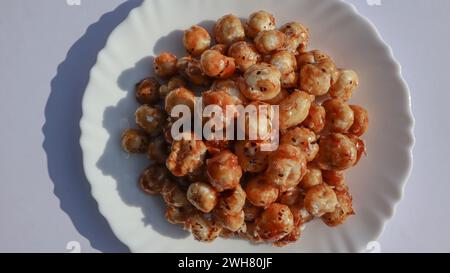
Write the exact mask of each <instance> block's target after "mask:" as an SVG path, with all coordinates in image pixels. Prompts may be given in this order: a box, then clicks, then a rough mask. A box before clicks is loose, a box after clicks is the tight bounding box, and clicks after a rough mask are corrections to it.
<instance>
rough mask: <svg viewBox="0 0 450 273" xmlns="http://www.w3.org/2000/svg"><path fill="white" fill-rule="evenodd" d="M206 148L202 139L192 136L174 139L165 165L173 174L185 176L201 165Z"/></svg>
mask: <svg viewBox="0 0 450 273" xmlns="http://www.w3.org/2000/svg"><path fill="white" fill-rule="evenodd" d="M206 150H207V149H206V146H205V144H204V143H203V141H201V140H195V139H194V138H192V139H191V140H185V139H182V140H179V141H174V142H173V144H172V149H171V152H170V154H169V156H168V157H167V160H166V167H167V168H168V169H169V170H170V172H171V173H172V174H173V175H175V176H186V175H187V174H189V173H192V172H194V171H196V170H197V169H199V168H200V167H201V166H202V164H203V160H204V157H205V154H206Z"/></svg>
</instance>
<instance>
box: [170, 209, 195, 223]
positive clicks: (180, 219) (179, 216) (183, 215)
mask: <svg viewBox="0 0 450 273" xmlns="http://www.w3.org/2000/svg"><path fill="white" fill-rule="evenodd" d="M194 213H195V212H194V209H193V208H191V207H181V208H180V207H171V206H168V207H167V208H166V214H165V216H166V219H167V221H169V223H171V224H174V225H176V224H184V223H186V221H187V220H188V218H189V217H190V216H192V215H193V214H194Z"/></svg>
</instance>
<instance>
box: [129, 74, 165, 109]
mask: <svg viewBox="0 0 450 273" xmlns="http://www.w3.org/2000/svg"><path fill="white" fill-rule="evenodd" d="M160 86H161V85H160V84H159V82H158V80H157V79H156V78H155V77H148V78H145V79H143V80H142V81H140V82H139V83H138V84H136V93H135V95H136V100H137V101H138V102H139V103H140V104H154V103H157V102H158V101H159V88H160Z"/></svg>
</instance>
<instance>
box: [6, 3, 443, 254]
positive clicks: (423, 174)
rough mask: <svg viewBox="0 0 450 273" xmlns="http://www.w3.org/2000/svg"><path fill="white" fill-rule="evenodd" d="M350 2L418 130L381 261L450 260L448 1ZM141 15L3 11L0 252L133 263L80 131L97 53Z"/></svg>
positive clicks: (47, 6)
mask: <svg viewBox="0 0 450 273" xmlns="http://www.w3.org/2000/svg"><path fill="white" fill-rule="evenodd" d="M347 2H349V3H352V4H354V5H355V6H356V8H357V9H358V10H359V11H360V13H361V14H363V15H364V16H366V17H368V18H369V19H370V20H371V21H372V22H373V23H374V24H375V25H376V26H377V28H378V30H379V31H380V33H381V35H382V37H383V38H384V39H385V41H386V42H387V43H388V44H390V45H391V46H392V48H393V51H394V55H395V57H396V58H397V59H398V61H399V62H400V63H401V65H402V67H403V76H404V78H405V80H406V81H407V82H408V84H409V87H410V89H411V95H412V108H413V113H414V116H415V119H416V126H415V136H416V146H415V149H414V168H413V172H412V175H411V177H410V179H409V181H408V184H407V186H406V191H405V195H404V198H403V200H402V201H401V203H400V204H399V206H398V207H397V211H396V213H395V215H394V218H393V219H392V220H391V221H389V222H388V224H387V225H386V227H385V231H384V233H383V234H382V236H381V237H380V239H379V242H380V245H381V250H382V251H385V252H441V251H446V252H448V251H450V235H449V233H448V231H449V230H450V218H449V216H450V204H449V201H448V199H449V198H448V196H449V195H450V179H449V176H448V171H449V170H450V166H449V159H448V157H449V156H450V143H449V142H450V141H448V140H447V138H448V135H449V133H450V122H449V119H448V109H449V106H448V102H449V100H450V89H449V88H448V85H447V84H448V81H449V79H450V72H449V69H448V67H449V64H450V54H449V50H450V28H449V25H450V14H449V12H450V1H447V0H433V1H426V0H381V6H369V5H368V4H367V2H366V0H347ZM139 3H140V0H136V1H135V0H131V1H123V0H81V6H69V5H67V3H66V0H39V1H35V0H2V1H1V2H0V124H1V129H0V251H7V252H9V251H19V252H25V251H38V252H68V251H69V250H67V249H66V245H67V243H68V242H70V241H78V242H79V243H80V246H81V251H83V252H98V251H104V252H123V251H127V248H126V247H125V246H123V245H122V244H121V243H120V242H119V241H118V240H117V239H116V238H115V237H114V235H113V234H112V232H111V230H110V228H109V227H108V225H107V223H106V221H105V220H104V218H103V217H102V216H101V215H100V214H99V212H98V210H97V208H96V204H95V202H94V201H93V199H92V197H90V194H89V185H88V183H87V182H86V179H85V177H84V174H83V171H82V167H81V154H80V150H79V146H78V137H79V127H78V121H79V118H80V113H81V112H80V111H81V110H80V109H81V108H80V101H81V95H82V92H83V90H84V87H85V85H86V79H87V73H88V69H89V68H90V67H91V66H92V65H93V64H94V61H95V57H96V53H97V52H98V51H99V50H100V49H101V48H102V47H103V45H104V42H105V39H106V38H107V36H108V34H109V33H110V31H111V30H112V29H113V28H114V27H115V26H116V25H117V24H118V23H120V22H121V21H122V20H123V19H124V18H125V17H126V15H127V14H128V12H129V10H130V9H131V8H133V7H135V6H137V5H138V4H139ZM105 14H106V15H105ZM102 15H105V16H103V17H102ZM90 26H91V27H90ZM88 27H90V28H89V29H88ZM86 30H87V32H86ZM68 62H70V63H68ZM59 65H60V66H59ZM58 66H59V70H58ZM68 68H70V69H71V70H68ZM56 90H63V91H58V92H56ZM55 113H57V114H55ZM44 125H45V126H44ZM50 143H51V145H50Z"/></svg>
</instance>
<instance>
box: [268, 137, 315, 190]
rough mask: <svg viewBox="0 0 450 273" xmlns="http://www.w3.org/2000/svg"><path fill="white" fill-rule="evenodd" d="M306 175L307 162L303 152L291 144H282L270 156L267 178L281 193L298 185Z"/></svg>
mask: <svg viewBox="0 0 450 273" xmlns="http://www.w3.org/2000/svg"><path fill="white" fill-rule="evenodd" d="M305 173H306V160H305V156H304V154H303V153H302V151H301V150H300V149H299V148H297V147H295V146H292V145H290V144H280V145H279V147H278V150H276V151H275V152H273V153H271V154H270V155H269V164H268V167H267V170H266V172H265V174H264V175H265V177H267V180H268V181H270V183H272V184H273V185H274V186H276V187H278V188H279V189H280V191H281V192H285V191H287V190H289V189H292V188H294V187H295V186H297V185H298V183H299V182H300V180H301V179H302V177H303V176H304V175H305Z"/></svg>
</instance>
